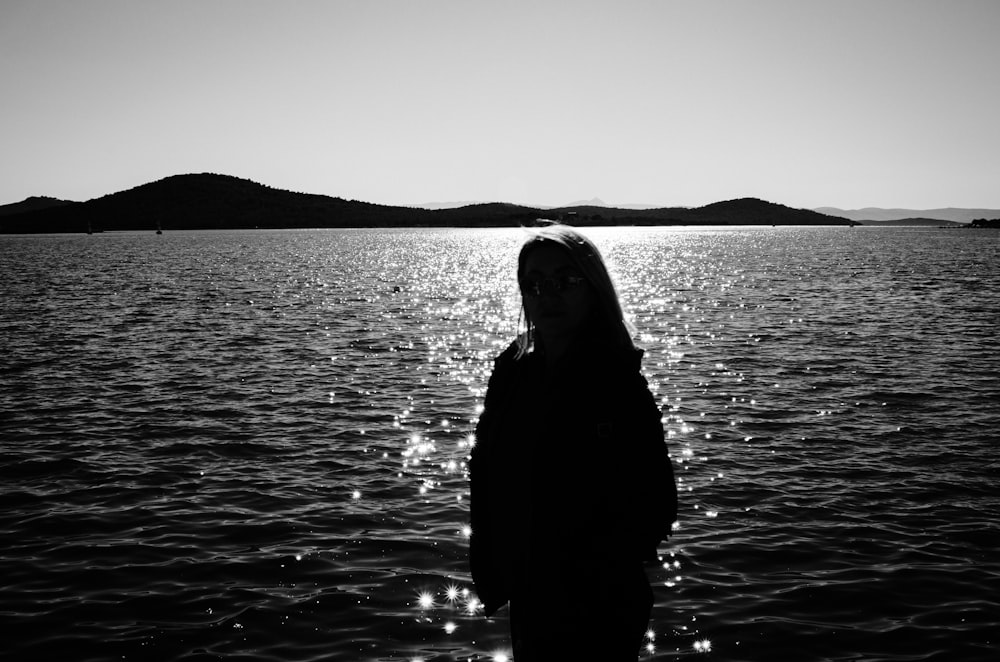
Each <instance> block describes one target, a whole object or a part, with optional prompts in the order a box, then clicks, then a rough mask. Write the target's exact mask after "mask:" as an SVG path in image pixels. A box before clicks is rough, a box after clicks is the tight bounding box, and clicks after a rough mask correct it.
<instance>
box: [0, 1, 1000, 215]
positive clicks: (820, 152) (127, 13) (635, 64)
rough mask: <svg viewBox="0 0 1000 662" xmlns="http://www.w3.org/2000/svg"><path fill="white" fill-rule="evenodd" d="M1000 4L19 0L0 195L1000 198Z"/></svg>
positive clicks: (1, 116)
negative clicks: (195, 191)
mask: <svg viewBox="0 0 1000 662" xmlns="http://www.w3.org/2000/svg"><path fill="white" fill-rule="evenodd" d="M998 31H1000V1H998V0H932V1H927V0H836V1H835V0H745V1H740V0H729V1H718V0H690V1H687V0H676V1H675V0H656V1H628V0H614V1H609V2H605V1H592V0H566V1H563V2H555V1H551V2H549V1H545V0H530V1H527V2H523V1H520V0H504V1H503V2H499V1H497V2H486V1H480V0H464V1H451V0H448V1H446V0H399V1H391V0H386V1H380V0H358V1H353V0H323V1H319V0H317V1H310V0H290V1H278V0H274V1H270V2H263V1H258V0H169V1H168V0H163V1H159V2H152V1H147V0H87V1H82V0H68V1H60V0H3V2H2V3H0V204H7V203H11V202H18V201H20V200H23V199H24V198H26V197H28V196H33V195H45V196H53V197H57V198H62V199H69V200H87V199H91V198H95V197H99V196H101V195H105V194H108V193H113V192H116V191H121V190H125V189H129V188H132V187H134V186H138V185H141V184H145V183H148V182H151V181H155V180H158V179H162V178H163V177H167V176H170V175H176V174H182V173H199V172H213V173H220V174H226V175H234V176H237V177H242V178H245V179H251V180H253V181H256V182H260V183H262V184H266V185H268V186H271V187H274V188H280V189H288V190H292V191H300V192H306V193H320V194H324V195H331V196H337V197H342V198H346V199H353V200H363V201H367V202H375V203H379V204H391V205H420V204H423V203H428V202H460V201H502V202H513V203H518V204H528V205H563V204H568V203H571V202H577V201H581V200H589V199H592V198H599V199H600V200H602V201H603V202H605V203H606V204H609V205H628V204H642V205H655V206H700V205H704V204H708V203H711V202H716V201H720V200H730V199H734V198H741V197H757V198H762V199H765V200H768V201H771V202H777V203H780V204H785V205H788V206H791V207H799V208H813V207H820V206H833V207H840V208H843V209H855V208H861V207H867V206H875V207H903V208H910V209H932V208H938V207H982V208H1000V122H998V121H997V119H996V117H997V116H998V108H1000V75H998V74H997V70H998V68H1000V39H997V33H998Z"/></svg>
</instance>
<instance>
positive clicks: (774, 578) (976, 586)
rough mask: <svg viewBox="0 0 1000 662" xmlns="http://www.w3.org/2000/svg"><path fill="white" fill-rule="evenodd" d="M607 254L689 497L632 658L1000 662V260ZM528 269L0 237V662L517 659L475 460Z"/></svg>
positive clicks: (975, 236) (731, 250) (747, 248)
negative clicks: (473, 493)
mask: <svg viewBox="0 0 1000 662" xmlns="http://www.w3.org/2000/svg"><path fill="white" fill-rule="evenodd" d="M586 232H587V233H588V234H589V235H590V236H591V237H592V238H593V239H594V240H595V241H596V243H597V244H598V245H599V246H600V247H601V249H602V251H603V252H604V254H605V256H606V257H607V260H608V263H609V265H610V266H611V268H612V270H613V272H614V276H615V278H616V281H617V283H618V285H619V288H620V291H621V295H622V299H623V301H624V304H625V307H626V309H627V311H628V313H629V315H630V316H631V318H632V320H633V322H634V323H635V326H636V328H637V331H638V333H639V339H640V344H641V345H642V346H643V347H644V348H645V350H646V354H645V358H644V372H645V374H646V376H647V378H648V380H649V382H650V385H651V388H652V389H653V391H654V394H655V396H656V398H657V400H658V402H659V403H660V405H661V408H662V411H663V421H664V428H665V431H666V439H667V443H668V445H669V449H670V452H671V456H672V458H673V462H674V466H675V470H676V472H677V476H678V480H679V487H680V498H681V507H680V517H679V522H678V525H677V528H676V530H675V532H674V535H673V536H672V538H671V539H670V540H669V541H667V542H664V543H663V544H662V545H661V547H660V554H661V560H660V562H659V563H658V564H656V565H654V566H651V567H650V568H649V569H648V573H649V576H650V579H651V581H652V582H653V585H654V591H655V596H656V602H655V606H654V609H653V614H652V619H651V621H650V624H649V632H648V633H647V636H646V641H645V642H644V645H645V648H644V649H642V650H641V651H638V652H637V655H638V657H639V659H643V660H673V659H678V658H684V659H692V660H697V659H704V660H706V661H707V660H797V661H801V660H831V661H847V660H886V661H894V662H903V661H916V660H948V661H951V660H966V661H968V660H993V659H996V655H997V654H998V650H1000V641H998V638H1000V597H998V596H1000V590H998V589H1000V529H998V519H1000V497H998V490H997V483H998V478H1000V461H998V459H997V444H996V440H997V437H998V433H997V430H998V429H1000V414H998V411H997V405H996V403H997V402H998V401H1000V356H998V353H997V350H996V347H997V345H996V326H997V322H998V321H1000V234H998V233H996V232H995V231H992V232H991V231H987V230H982V231H977V230H964V229H962V230H944V229H936V228H894V229H876V228H854V229H850V228H841V227H838V228H799V227H781V228H770V227H734V228H625V229H616V228H594V229H591V230H588V231H586ZM524 236H525V233H524V231H523V230H520V229H491V230H452V229H433V230H426V229H420V230H416V229H405V230H315V231H280V232H279V231H241V232H188V233H181V232H177V233H173V232H168V233H166V234H163V235H161V236H157V235H155V234H153V233H105V234H96V235H92V236H86V235H51V236H4V237H0V279H2V285H0V342H2V350H0V454H2V460H0V471H2V475H0V506H2V507H0V535H2V540H3V546H2V552H0V587H2V592H0V614H2V623H3V637H2V640H0V657H2V658H3V659H4V660H28V659H74V660H216V659H218V660H221V659H225V660H247V661H249V660H255V661H272V660H273V661H278V660H282V661H295V660H424V661H427V662H429V661H431V660H468V659H472V660H504V659H507V660H510V659H512V657H511V651H510V642H509V639H508V635H507V623H506V616H505V612H504V611H501V613H500V614H499V615H498V616H497V617H495V618H494V619H492V620H489V621H488V620H486V619H485V618H484V617H483V615H482V609H481V606H480V605H479V603H478V601H477V598H476V596H475V590H474V587H473V586H472V584H471V581H470V577H469V574H468V569H467V566H466V548H467V537H468V534H469V529H468V521H469V516H468V483H467V476H466V461H467V459H468V455H469V450H470V444H471V442H472V436H471V435H472V431H473V428H474V424H475V420H476V417H477V414H478V409H477V407H478V406H479V405H480V404H481V403H482V398H483V392H484V388H485V385H486V381H487V379H488V377H489V372H490V369H491V361H492V358H493V357H494V356H495V355H496V354H498V353H499V352H500V351H502V349H503V348H504V347H505V346H506V345H507V344H508V343H509V342H510V340H511V339H512V337H513V335H514V334H515V332H516V329H517V322H518V294H517V286H516V282H515V279H514V268H515V262H516V252H517V248H518V246H519V244H520V243H521V241H522V240H523V239H524ZM594 489H595V490H600V489H601V477H600V476H595V477H594ZM607 544H609V545H613V544H615V541H612V540H609V541H607ZM538 599H539V600H543V601H545V602H547V603H548V604H550V605H551V609H552V610H553V612H555V611H558V610H559V609H561V608H563V605H562V604H561V601H560V596H559V595H558V594H554V593H552V592H550V591H548V590H547V588H546V587H545V586H539V587H538ZM606 607H607V606H606V605H603V606H601V608H606ZM578 636H579V637H581V638H586V637H587V636H588V633H587V632H580V633H579V635H578Z"/></svg>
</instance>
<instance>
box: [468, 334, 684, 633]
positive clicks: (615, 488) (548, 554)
mask: <svg viewBox="0 0 1000 662" xmlns="http://www.w3.org/2000/svg"><path fill="white" fill-rule="evenodd" d="M516 353H517V348H516V346H515V345H511V346H510V347H509V348H508V349H507V350H506V351H505V352H504V353H503V354H501V355H500V357H499V358H498V359H497V360H496V362H495V364H494V369H493V374H492V376H491V377H490V381H489V386H488V388H487V393H486V400H485V403H484V410H483V413H482V415H481V416H480V419H479V424H478V425H477V427H476V445H475V447H474V448H473V451H472V457H471V460H470V465H469V476H470V483H471V510H472V538H471V541H470V550H469V561H470V568H471V571H472V578H473V581H474V582H475V585H476V591H477V593H478V595H479V598H480V600H482V601H483V604H484V607H485V611H486V614H487V616H489V615H491V614H492V613H493V612H495V611H496V610H497V609H499V608H500V607H501V606H503V605H504V603H506V602H507V601H508V599H509V598H510V593H511V590H513V587H516V585H517V582H518V581H530V579H524V577H528V578H531V577H537V578H541V577H545V578H546V581H547V580H548V578H549V577H550V576H552V575H557V574H558V572H559V568H560V567H561V566H565V565H566V564H568V563H572V562H573V560H574V559H575V560H580V559H582V560H583V561H584V562H586V561H588V560H589V561H591V562H594V561H597V560H599V562H600V564H602V567H607V568H608V569H609V570H608V572H612V573H613V572H616V571H617V570H616V569H621V571H622V572H634V568H635V567H636V566H637V565H639V564H641V563H642V562H643V561H645V560H652V559H655V557H656V548H657V545H658V544H659V542H660V541H661V540H663V539H664V538H665V537H666V536H667V535H668V534H669V532H670V526H671V524H672V523H673V522H674V520H675V519H676V516H677V489H676V484H675V482H674V475H673V470H672V468H671V463H670V459H669V457H668V455H667V447H666V444H665V443H664V440H663V425H662V423H661V413H660V409H659V407H658V406H657V405H656V402H655V401H654V399H653V396H652V395H651V394H650V392H649V388H648V385H647V383H646V380H645V379H644V378H643V376H642V375H641V374H640V372H639V363H640V360H641V358H642V352H641V351H634V352H629V353H628V354H625V353H609V352H608V350H607V349H606V348H603V349H602V348H598V347H593V348H590V350H589V351H579V352H577V353H575V355H574V356H572V357H570V358H569V360H567V361H565V362H564V364H563V365H562V366H560V368H561V369H559V370H557V371H556V373H557V376H555V377H553V378H551V379H550V380H548V381H546V377H545V372H544V360H543V359H542V357H540V356H536V355H535V354H528V355H526V356H524V357H522V358H521V359H515V356H516ZM578 562H579V561H578Z"/></svg>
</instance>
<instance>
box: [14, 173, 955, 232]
mask: <svg viewBox="0 0 1000 662" xmlns="http://www.w3.org/2000/svg"><path fill="white" fill-rule="evenodd" d="M826 209H832V208H826ZM539 219H546V220H552V221H560V222H564V223H568V224H570V225H575V226H580V227H594V226H610V227H717V226H733V225H755V226H766V225H773V226H793V225H794V226H858V225H861V226H865V227H868V226H875V227H880V226H889V225H910V226H935V227H941V226H944V227H949V226H953V227H961V226H963V225H965V224H964V223H961V222H957V221H945V220H941V219H931V218H913V219H902V220H889V221H867V220H866V221H859V220H852V219H850V218H845V217H843V216H837V215H831V214H826V213H821V212H819V211H814V210H809V209H795V208H792V207H788V206H785V205H781V204H777V203H773V202H767V201H765V200H760V199H758V198H740V199H736V200H727V201H722V202H716V203H712V204H709V205H705V206H703V207H694V208H690V207H664V208H658V209H631V208H628V209H622V208H615V207H602V206H595V205H586V204H584V205H578V206H572V207H562V208H555V209H540V208H534V207H526V206H521V205H514V204H508V203H486V204H472V205H468V206H464V207H453V208H446V209H434V210H431V209H422V208H417V207H393V206H388V205H378V204H372V203H368V202H359V201H356V200H344V199H342V198H334V197H330V196H324V195H315V194H307V193H295V192H292V191H284V190H280V189H274V188H271V187H268V186H265V185H263V184H259V183H257V182H253V181H250V180H246V179H240V178H237V177H232V176H229V175H217V174H207V173H206V174H188V175H174V176H172V177H167V178H165V179H161V180H158V181H155V182H151V183H149V184H143V185H141V186H138V187H136V188H133V189H129V190H126V191H120V192H117V193H112V194H109V195H105V196H103V197H100V198H95V199H93V200H88V201H86V202H72V201H66V200H58V199H56V198H29V199H28V200H25V201H23V202H21V203H15V204H12V205H3V206H0V233H3V234H50V233H59V234H67V233H68V234H79V233H88V232H89V233H100V232H114V231H147V230H148V231H155V230H156V229H162V230H163V231H164V232H167V231H176V230H237V229H240V230H252V229H262V230H280V229H333V228H449V227H454V228H488V227H497V228H502V227H518V226H531V225H534V224H536V222H537V221H538V220H539Z"/></svg>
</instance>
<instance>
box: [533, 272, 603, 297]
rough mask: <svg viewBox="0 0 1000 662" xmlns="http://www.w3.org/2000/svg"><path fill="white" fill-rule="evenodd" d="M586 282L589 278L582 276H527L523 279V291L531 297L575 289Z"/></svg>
mask: <svg viewBox="0 0 1000 662" xmlns="http://www.w3.org/2000/svg"><path fill="white" fill-rule="evenodd" d="M586 282H587V280H586V279H585V278H583V277H582V276H555V277H553V278H525V279H523V280H521V293H522V294H524V296H529V297H540V296H542V295H543V294H562V293H563V292H568V291H570V290H575V289H576V288H578V287H580V286H581V285H583V284H584V283H586Z"/></svg>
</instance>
